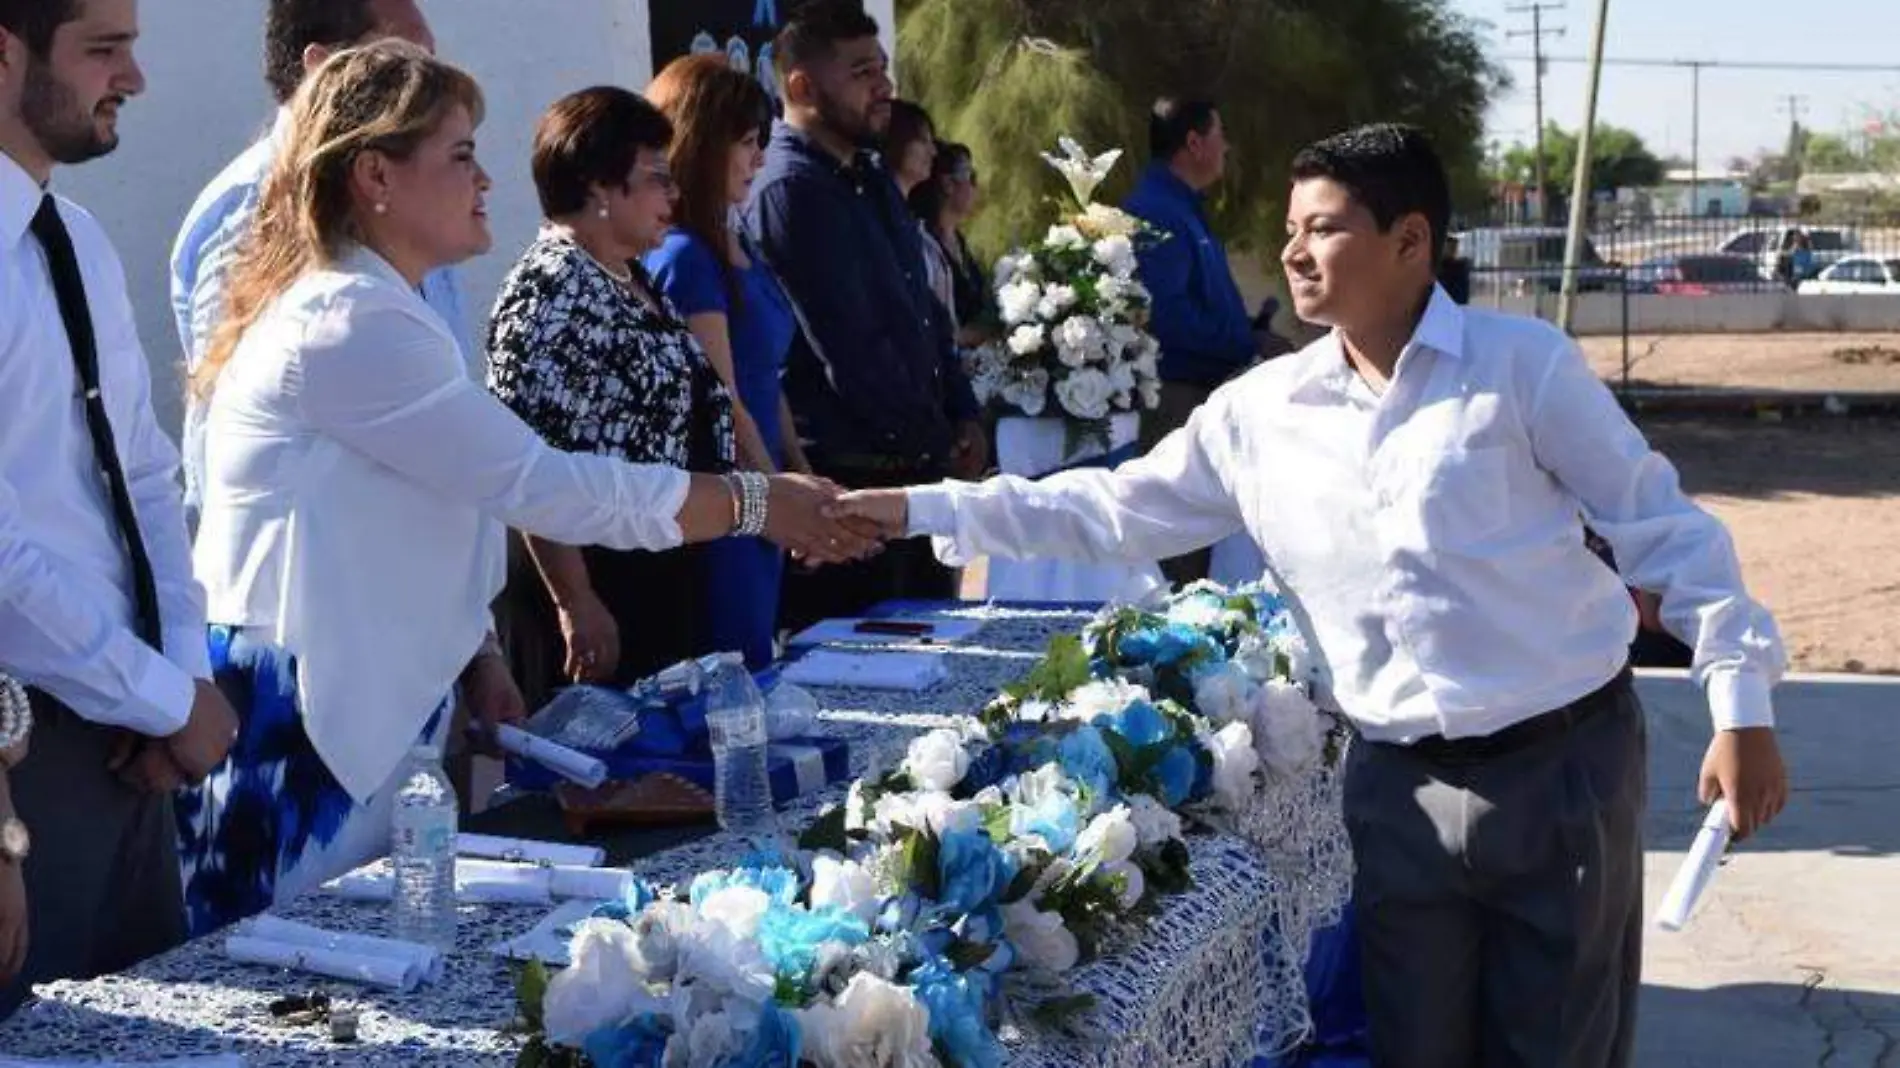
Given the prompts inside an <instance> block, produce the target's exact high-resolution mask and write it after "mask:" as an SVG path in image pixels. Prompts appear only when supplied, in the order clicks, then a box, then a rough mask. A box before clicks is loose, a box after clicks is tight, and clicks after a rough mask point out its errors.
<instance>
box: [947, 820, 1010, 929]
mask: <svg viewBox="0 0 1900 1068" xmlns="http://www.w3.org/2000/svg"><path fill="white" fill-rule="evenodd" d="M937 874H938V883H937V885H938V888H939V889H940V891H941V893H940V894H939V895H938V900H939V901H940V902H942V903H943V905H944V906H945V907H947V908H949V909H951V910H952V911H953V912H955V913H957V914H958V915H961V914H963V913H966V912H974V911H976V910H977V909H980V908H982V907H984V906H985V905H988V904H990V903H991V902H993V901H995V900H996V898H997V897H998V896H1000V895H1001V894H1002V892H1003V891H1004V890H1007V889H1008V888H1009V881H1010V880H1011V879H1014V878H1015V877H1016V866H1015V864H1014V863H1012V862H1011V861H1010V859H1009V857H1008V855H1006V854H1005V853H1004V852H1003V851H1002V850H1000V849H998V848H996V844H995V843H994V842H991V841H990V836H989V835H987V834H984V833H983V832H982V831H951V832H950V833H948V834H945V835H944V836H943V837H942V838H941V839H940V840H939V841H938V843H937Z"/></svg>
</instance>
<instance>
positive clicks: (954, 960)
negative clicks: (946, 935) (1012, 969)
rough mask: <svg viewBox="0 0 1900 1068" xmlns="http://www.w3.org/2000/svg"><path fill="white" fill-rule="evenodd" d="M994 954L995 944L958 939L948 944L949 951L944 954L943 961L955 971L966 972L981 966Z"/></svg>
mask: <svg viewBox="0 0 1900 1068" xmlns="http://www.w3.org/2000/svg"><path fill="white" fill-rule="evenodd" d="M995 953H996V943H994V942H970V941H966V940H964V939H961V938H959V939H957V940H956V941H955V942H952V943H951V944H950V949H949V951H948V952H946V953H945V954H944V959H945V960H948V961H949V962H950V966H951V967H952V968H955V969H956V970H957V971H960V972H967V971H969V970H970V969H971V968H976V967H979V966H981V965H982V963H983V962H984V961H986V960H989V959H990V957H991V956H993V955H995Z"/></svg>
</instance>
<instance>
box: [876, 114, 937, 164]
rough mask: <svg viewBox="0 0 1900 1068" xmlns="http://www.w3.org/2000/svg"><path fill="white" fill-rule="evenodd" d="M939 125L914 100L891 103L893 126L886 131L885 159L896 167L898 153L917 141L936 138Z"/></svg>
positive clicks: (886, 128)
mask: <svg viewBox="0 0 1900 1068" xmlns="http://www.w3.org/2000/svg"><path fill="white" fill-rule="evenodd" d="M936 133H937V124H936V122H934V121H932V119H931V118H930V112H928V111H925V110H924V106H923V105H922V104H919V103H917V102H916V101H914V100H893V101H891V124H890V125H889V126H887V127H885V129H884V158H885V159H886V160H888V161H889V162H890V164H891V165H892V166H893V167H895V166H896V165H897V156H898V153H900V152H901V151H903V149H904V148H905V147H907V146H909V145H911V144H913V143H915V142H917V141H930V140H934V139H935V138H936Z"/></svg>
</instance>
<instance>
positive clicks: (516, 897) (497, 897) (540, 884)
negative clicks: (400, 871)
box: [323, 857, 624, 905]
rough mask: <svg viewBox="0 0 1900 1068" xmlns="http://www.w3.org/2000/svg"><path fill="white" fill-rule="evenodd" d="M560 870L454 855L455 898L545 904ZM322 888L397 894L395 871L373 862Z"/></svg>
mask: <svg viewBox="0 0 1900 1068" xmlns="http://www.w3.org/2000/svg"><path fill="white" fill-rule="evenodd" d="M560 870H562V869H558V868H551V867H547V866H544V865H539V864H511V863H509V862H507V861H502V860H480V859H477V858H475V857H457V858H456V859H455V900H457V901H459V902H462V903H463V904H465V905H546V904H548V903H549V902H551V901H552V900H553V882H554V873H555V872H557V871H560ZM571 870H573V871H582V872H593V871H601V870H603V869H600V868H574V869H571ZM621 874H624V873H621ZM323 888H324V889H325V890H326V891H328V892H330V893H332V894H335V895H336V896H338V897H341V898H346V899H348V900H351V901H389V900H391V899H392V898H394V897H395V896H396V875H395V873H394V872H392V871H390V870H389V866H388V865H386V864H376V865H373V866H371V867H367V868H360V869H358V870H356V871H353V872H350V873H349V874H347V875H341V876H338V877H337V878H335V879H332V880H330V881H329V882H327V883H325V884H323ZM603 900H604V899H603Z"/></svg>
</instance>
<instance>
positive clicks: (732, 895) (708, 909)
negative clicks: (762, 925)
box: [698, 886, 772, 938]
mask: <svg viewBox="0 0 1900 1068" xmlns="http://www.w3.org/2000/svg"><path fill="white" fill-rule="evenodd" d="M771 907H772V899H771V897H769V896H767V894H766V892H765V891H763V890H760V889H757V888H756V887H751V886H728V887H726V888H725V889H723V890H716V891H714V892H713V893H711V894H708V895H706V900H704V901H702V902H700V903H699V909H698V912H699V918H700V919H701V920H702V921H704V922H706V923H715V924H718V925H719V926H721V927H724V928H725V929H726V930H728V931H730V932H732V934H733V935H734V936H735V937H737V938H751V937H752V936H754V935H756V934H758V933H759V921H760V920H762V919H764V918H765V914H766V912H767V911H768V910H770V909H771Z"/></svg>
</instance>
